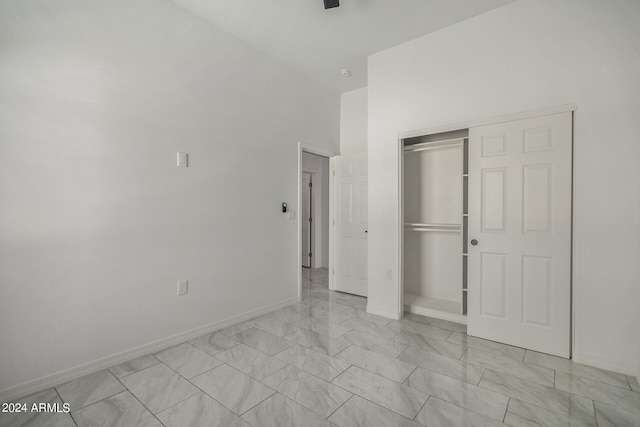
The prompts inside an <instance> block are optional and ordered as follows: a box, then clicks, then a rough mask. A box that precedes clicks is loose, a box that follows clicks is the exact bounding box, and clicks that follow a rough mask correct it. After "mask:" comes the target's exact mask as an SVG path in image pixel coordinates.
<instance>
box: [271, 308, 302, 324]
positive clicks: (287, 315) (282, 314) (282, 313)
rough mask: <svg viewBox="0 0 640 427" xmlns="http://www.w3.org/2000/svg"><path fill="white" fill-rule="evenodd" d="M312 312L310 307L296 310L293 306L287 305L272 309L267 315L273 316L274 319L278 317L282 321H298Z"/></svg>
mask: <svg viewBox="0 0 640 427" xmlns="http://www.w3.org/2000/svg"><path fill="white" fill-rule="evenodd" d="M310 313H311V310H310V309H309V310H301V311H296V310H294V309H293V308H291V307H285V308H281V309H280V310H276V311H272V312H271V313H269V314H267V316H269V317H273V318H274V319H278V320H280V321H281V322H286V323H296V322H299V321H300V320H302V319H304V318H305V317H309V316H310Z"/></svg>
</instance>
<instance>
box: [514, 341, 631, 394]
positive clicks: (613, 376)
mask: <svg viewBox="0 0 640 427" xmlns="http://www.w3.org/2000/svg"><path fill="white" fill-rule="evenodd" d="M524 361H525V362H526V363H530V364H532V365H537V366H544V367H545V368H549V369H554V370H556V371H560V372H565V373H567V374H571V375H574V376H577V377H584V378H589V379H592V380H596V381H600V382H603V383H606V384H610V385H614V386H617V387H622V388H626V389H629V383H628V381H627V377H626V376H625V375H623V374H618V373H615V372H611V371H606V370H604V369H598V368H594V367H591V366H587V365H581V364H579V363H575V362H573V361H572V360H569V359H563V358H561V357H556V356H551V355H548V354H543V353H538V352H535V351H531V350H527V352H526V354H525V356H524Z"/></svg>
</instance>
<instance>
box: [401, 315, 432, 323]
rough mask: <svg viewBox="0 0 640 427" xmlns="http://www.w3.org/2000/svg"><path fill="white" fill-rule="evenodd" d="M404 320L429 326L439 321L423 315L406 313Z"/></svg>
mask: <svg viewBox="0 0 640 427" xmlns="http://www.w3.org/2000/svg"><path fill="white" fill-rule="evenodd" d="M403 319H408V320H413V321H414V322H420V323H425V324H427V325H430V324H432V323H433V322H435V321H436V320H437V319H434V318H433V317H429V316H423V315H422V314H415V313H405V314H404V317H403Z"/></svg>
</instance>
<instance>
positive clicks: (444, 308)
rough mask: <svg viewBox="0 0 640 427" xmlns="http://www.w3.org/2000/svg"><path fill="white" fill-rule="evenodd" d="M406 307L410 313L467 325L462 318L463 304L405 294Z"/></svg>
mask: <svg viewBox="0 0 640 427" xmlns="http://www.w3.org/2000/svg"><path fill="white" fill-rule="evenodd" d="M404 307H405V310H407V311H408V312H410V313H416V314H422V315H424V316H431V317H435V318H438V319H445V320H450V321H453V322H458V323H464V324H466V323H467V322H466V318H465V317H464V316H462V314H461V313H462V302H461V301H460V302H458V301H449V300H444V299H437V298H429V297H425V296H422V295H416V294H409V293H405V294H404Z"/></svg>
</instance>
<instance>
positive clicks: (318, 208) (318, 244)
mask: <svg viewBox="0 0 640 427" xmlns="http://www.w3.org/2000/svg"><path fill="white" fill-rule="evenodd" d="M302 170H303V171H305V172H314V173H315V176H314V181H313V191H312V195H313V196H312V197H313V202H312V205H313V206H312V208H313V221H314V227H315V236H314V241H313V257H315V259H313V260H312V262H313V264H312V265H313V267H314V268H320V267H324V268H328V267H329V158H328V157H322V156H318V155H316V154H311V153H305V152H302Z"/></svg>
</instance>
